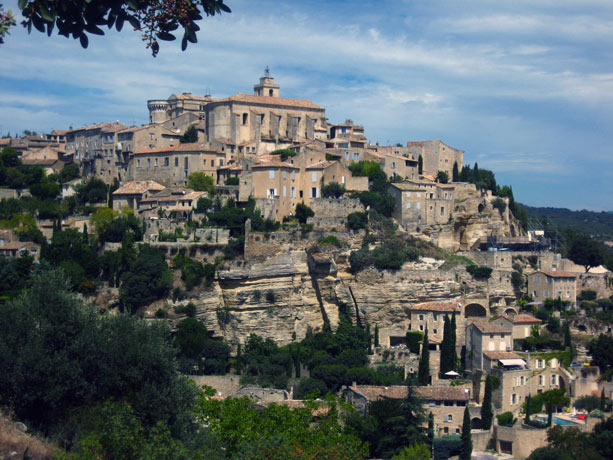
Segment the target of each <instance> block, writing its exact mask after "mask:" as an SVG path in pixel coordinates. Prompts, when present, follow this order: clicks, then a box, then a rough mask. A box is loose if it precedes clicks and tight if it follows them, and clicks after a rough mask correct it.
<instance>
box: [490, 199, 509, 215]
mask: <svg viewBox="0 0 613 460" xmlns="http://www.w3.org/2000/svg"><path fill="white" fill-rule="evenodd" d="M492 206H493V207H494V208H495V209H498V211H499V212H500V215H502V214H504V212H505V211H506V209H507V202H506V201H504V200H503V199H502V198H500V197H497V198H496V199H494V201H492Z"/></svg>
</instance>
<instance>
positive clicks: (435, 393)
mask: <svg viewBox="0 0 613 460" xmlns="http://www.w3.org/2000/svg"><path fill="white" fill-rule="evenodd" d="M414 390H415V396H418V397H420V398H424V399H433V400H436V401H468V400H469V399H470V391H468V392H467V391H465V390H466V389H465V388H462V387H447V386H428V387H415V388H414Z"/></svg>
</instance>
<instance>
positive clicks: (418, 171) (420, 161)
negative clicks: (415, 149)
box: [417, 155, 424, 174]
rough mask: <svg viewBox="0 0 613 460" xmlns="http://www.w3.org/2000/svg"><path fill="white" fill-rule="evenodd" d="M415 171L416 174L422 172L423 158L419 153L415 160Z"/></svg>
mask: <svg viewBox="0 0 613 460" xmlns="http://www.w3.org/2000/svg"><path fill="white" fill-rule="evenodd" d="M417 173H418V174H423V173H424V159H423V158H422V156H421V155H419V158H418V160H417Z"/></svg>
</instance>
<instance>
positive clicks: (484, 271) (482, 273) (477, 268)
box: [466, 265, 492, 280]
mask: <svg viewBox="0 0 613 460" xmlns="http://www.w3.org/2000/svg"><path fill="white" fill-rule="evenodd" d="M466 271H467V272H468V273H470V274H471V275H472V277H473V278H475V279H482V280H486V279H489V278H490V277H491V276H492V269H491V268H490V267H486V266H484V265H469V266H467V267H466Z"/></svg>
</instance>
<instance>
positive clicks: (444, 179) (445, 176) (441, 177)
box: [436, 171, 449, 184]
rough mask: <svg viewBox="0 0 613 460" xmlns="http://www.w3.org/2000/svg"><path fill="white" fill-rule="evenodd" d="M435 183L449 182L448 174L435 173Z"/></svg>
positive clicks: (443, 172) (442, 172)
mask: <svg viewBox="0 0 613 460" xmlns="http://www.w3.org/2000/svg"><path fill="white" fill-rule="evenodd" d="M436 182H439V183H441V184H446V183H448V182H449V174H447V172H446V171H439V172H437V173H436Z"/></svg>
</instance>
